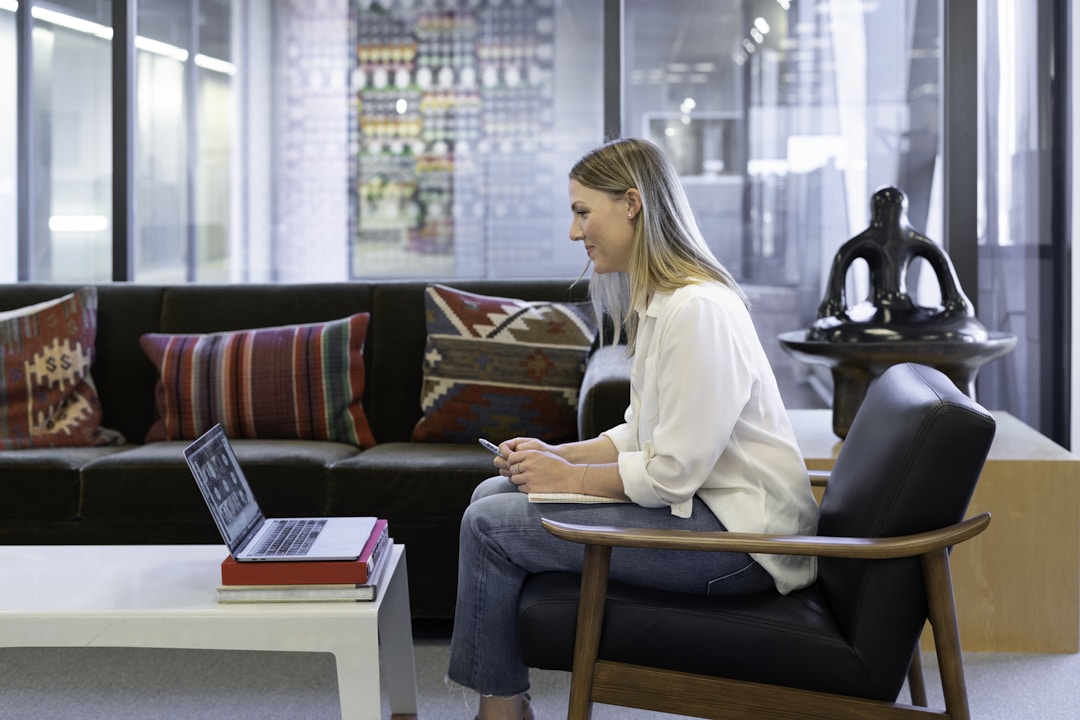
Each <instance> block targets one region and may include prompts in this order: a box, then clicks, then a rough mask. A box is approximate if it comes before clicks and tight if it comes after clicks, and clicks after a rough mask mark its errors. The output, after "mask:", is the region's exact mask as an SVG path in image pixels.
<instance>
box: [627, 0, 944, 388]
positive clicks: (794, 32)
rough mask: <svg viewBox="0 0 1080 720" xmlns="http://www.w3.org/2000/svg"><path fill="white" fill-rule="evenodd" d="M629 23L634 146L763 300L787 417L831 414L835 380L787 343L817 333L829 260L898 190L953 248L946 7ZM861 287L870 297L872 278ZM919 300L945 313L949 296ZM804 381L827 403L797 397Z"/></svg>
mask: <svg viewBox="0 0 1080 720" xmlns="http://www.w3.org/2000/svg"><path fill="white" fill-rule="evenodd" d="M675 7H677V8H678V11H677V12H672V10H673V9H674V8H675ZM625 11H626V23H625V35H624V38H623V47H624V49H625V68H624V72H625V78H626V81H625V94H624V105H623V107H624V114H623V122H622V126H623V133H624V134H628V135H629V134H637V135H643V136H645V137H648V138H650V139H652V140H653V141H654V142H657V143H659V144H660V145H661V146H662V147H664V148H665V149H666V150H667V152H668V154H669V155H670V156H671V157H672V158H673V159H674V160H675V162H676V165H677V167H678V168H679V171H680V174H681V175H682V177H683V183H684V186H685V187H686V189H687V192H688V194H689V195H690V198H691V200H692V202H693V203H694V205H695V208H696V212H697V214H698V219H699V222H700V224H701V227H702V230H703V231H704V233H705V236H706V238H707V239H708V241H709V242H710V244H711V246H712V248H713V250H714V252H715V253H716V254H717V256H718V257H719V258H720V259H721V260H722V261H723V262H724V263H725V264H726V265H727V266H728V267H729V269H731V271H732V272H733V273H734V274H735V276H736V277H737V278H738V279H739V280H740V281H741V282H742V283H743V284H744V286H745V287H746V289H747V291H748V293H749V294H750V296H751V298H752V299H753V301H754V305H755V318H756V321H757V324H758V329H759V332H760V333H761V335H762V340H763V342H764V343H765V346H766V350H767V352H768V353H769V357H770V360H771V361H772V363H773V365H774V367H775V368H776V369H777V374H778V376H779V377H780V380H781V383H782V384H785V383H786V385H785V387H787V388H788V390H787V393H786V395H785V400H786V402H788V404H789V405H790V406H793V407H797V406H801V405H813V404H818V403H820V402H821V401H822V399H823V398H827V399H830V400H831V389H830V386H831V377H830V376H829V375H828V373H826V372H824V371H823V369H819V368H811V367H807V366H805V365H802V364H801V363H799V362H798V361H796V360H794V359H792V358H791V357H790V356H788V355H787V354H786V353H785V352H784V351H783V349H782V348H781V347H780V345H779V342H778V341H777V335H778V334H779V333H781V332H785V331H789V330H797V329H802V328H805V327H806V326H807V325H809V324H810V322H811V321H812V320H813V319H814V317H815V312H816V309H817V306H818V303H819V302H820V300H821V292H822V288H823V287H824V283H825V280H826V278H827V275H828V271H829V267H830V263H831V261H832V257H833V255H834V254H835V252H836V250H837V249H838V248H839V247H840V245H841V244H843V243H844V242H845V241H847V240H848V239H849V238H851V237H853V236H854V235H856V234H858V233H860V232H862V231H863V230H865V229H866V228H867V226H868V224H869V220H870V217H869V208H870V198H871V195H872V194H873V193H874V191H876V190H877V189H879V188H881V187H883V186H895V187H899V188H901V189H902V190H903V191H904V192H905V193H906V195H907V197H908V216H909V220H910V221H911V223H912V225H913V226H914V227H915V228H917V229H919V230H921V231H922V232H924V233H925V234H927V235H928V236H929V237H930V238H931V239H933V240H935V241H938V240H939V239H940V234H941V198H940V190H939V188H938V184H939V181H936V178H937V177H938V166H939V164H940V160H939V152H940V136H941V130H940V117H939V115H940V100H939V96H940V86H941V81H940V77H941V54H940V42H941V33H940V27H939V25H940V23H939V19H938V15H939V3H938V2H937V1H936V0H898V1H896V2H887V3H862V2H847V1H846V0H831V1H830V0H819V1H818V2H810V1H808V0H791V1H790V2H788V1H787V0H748V1H747V2H743V3H721V4H718V3H714V2H710V1H709V0H675V1H674V2H670V3H664V4H663V5H660V4H658V3H653V2H649V1H648V0H626V2H625ZM927 275H928V273H927ZM848 283H849V286H850V287H849V294H848V296H849V297H852V298H861V297H864V296H865V294H866V291H867V289H868V284H867V273H866V270H865V267H855V268H853V272H851V273H850V274H849V278H848ZM910 290H911V291H912V292H914V293H915V294H916V297H917V298H918V300H919V301H920V302H923V303H925V304H928V305H932V304H934V302H935V300H936V299H937V298H936V297H935V293H936V292H937V288H936V284H935V285H931V286H929V287H923V286H922V285H920V284H918V283H912V286H911V288H910ZM800 379H806V380H809V381H810V383H809V384H810V385H811V386H814V387H816V388H817V391H816V392H814V393H805V392H803V393H799V392H797V390H796V389H793V388H792V387H791V381H792V380H800ZM799 384H800V383H798V382H796V383H795V385H796V386H797V385H799Z"/></svg>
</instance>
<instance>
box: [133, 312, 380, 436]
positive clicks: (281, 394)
mask: <svg viewBox="0 0 1080 720" xmlns="http://www.w3.org/2000/svg"><path fill="white" fill-rule="evenodd" d="M367 326H368V314H367V313H359V314H357V315H352V316H350V317H347V318H343V319H341V320H333V321H330V322H323V323H311V324H307V325H291V326H284V327H270V328H259V329H252V330H239V331H236V332H222V333H213V334H208V335H166V334H158V333H151V334H147V335H143V336H142V338H141V339H140V342H141V344H142V347H143V350H144V351H145V352H146V354H147V356H148V357H149V358H150V360H151V361H152V362H153V363H154V365H156V366H157V368H158V371H159V372H160V373H161V378H160V381H159V382H158V386H157V393H156V402H157V410H158V415H159V416H160V417H159V419H158V421H157V422H155V423H154V425H153V427H151V428H150V432H149V433H148V434H147V436H146V441H147V442H154V441H157V440H194V439H195V438H197V437H199V436H200V435H201V434H202V433H204V432H206V431H207V430H209V429H210V428H211V427H213V426H214V425H215V424H216V423H221V425H222V427H223V428H224V429H225V433H226V435H228V436H229V437H231V438H263V439H279V440H285V439H299V440H330V441H333V442H342V443H349V444H351V445H356V446H358V447H362V448H366V447H371V446H372V445H374V444H375V439H374V437H372V434H371V428H370V426H369V425H368V421H367V417H366V416H365V415H364V409H363V406H362V405H361V398H362V397H363V394H364V338H365V336H366V334H367Z"/></svg>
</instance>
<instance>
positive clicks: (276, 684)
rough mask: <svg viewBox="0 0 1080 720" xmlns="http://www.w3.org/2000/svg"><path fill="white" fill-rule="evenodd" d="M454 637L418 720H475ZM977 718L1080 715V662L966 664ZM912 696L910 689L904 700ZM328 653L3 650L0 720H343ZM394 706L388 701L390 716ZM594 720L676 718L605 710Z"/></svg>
mask: <svg viewBox="0 0 1080 720" xmlns="http://www.w3.org/2000/svg"><path fill="white" fill-rule="evenodd" d="M447 656H448V651H447V641H446V639H445V638H444V637H438V636H428V637H423V636H420V635H418V637H417V639H416V664H417V685H418V692H419V704H420V717H421V718H422V720H444V719H445V720H454V719H456V718H463V719H466V720H467V719H470V718H472V717H473V715H474V714H475V711H476V700H475V698H474V697H465V696H464V695H463V693H462V692H461V691H454V690H451V689H449V688H447V687H446V685H445V683H444V682H443V676H444V673H445V671H446V661H447ZM924 664H925V672H926V677H927V685H928V691H929V694H930V700H931V704H932V705H933V704H935V703H937V704H938V705H939V706H940V703H941V693H940V686H939V683H938V680H937V664H936V662H935V659H934V657H933V655H932V654H927V655H924ZM965 664H966V670H967V683H968V694H969V698H970V703H971V710H972V717H973V718H975V719H976V720H1018V719H1024V718H1032V719H1036V718H1038V719H1039V720H1053V719H1056V718H1063V719H1064V718H1077V717H1080V710H1078V708H1080V682H1078V679H1080V655H1026V654H999V653H973V654H968V655H966V656H965ZM532 685H533V687H532V691H531V693H532V696H533V704H534V706H535V707H536V710H537V714H538V717H540V718H544V719H545V720H546V719H551V720H554V719H555V718H563V717H565V716H566V702H567V695H568V692H569V685H570V679H569V675H568V674H566V673H561V672H548V671H535V672H534V673H533V676H532ZM906 700H907V693H906V690H905V691H904V692H903V693H902V695H901V701H906ZM340 716H341V714H340V709H339V707H338V699H337V680H336V675H335V672H334V660H333V657H332V656H330V655H327V654H308V653H255V652H233V651H199V650H147V649H127V648H5V649H0V718H2V719H3V720H7V719H9V718H10V719H16V718H17V719H19V720H23V719H27V720H29V719H33V720H54V719H55V720H66V719H68V718H70V719H72V720H74V719H75V718H78V719H79V720H129V719H130V720H135V719H138V720H146V719H151V718H152V719H153V720H204V719H205V720H210V719H214V720H218V719H223V718H228V720H297V719H304V720H308V719H310V720H334V719H336V718H340ZM388 716H389V708H388V706H387V703H386V701H385V698H384V700H383V717H384V718H385V717H388ZM593 717H594V718H595V720H661V719H664V720H675V718H677V717H679V716H675V715H667V714H661V713H650V712H642V711H634V710H627V709H625V708H617V707H610V706H602V705H598V706H597V707H596V710H595V711H594V713H593Z"/></svg>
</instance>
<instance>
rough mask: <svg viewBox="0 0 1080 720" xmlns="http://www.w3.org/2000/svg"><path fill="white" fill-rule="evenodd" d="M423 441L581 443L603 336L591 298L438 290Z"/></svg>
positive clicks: (430, 309)
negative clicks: (591, 364) (588, 374)
mask: <svg viewBox="0 0 1080 720" xmlns="http://www.w3.org/2000/svg"><path fill="white" fill-rule="evenodd" d="M424 302H425V309H426V311H427V347H426V348H425V351H424V384H423V390H422V393H421V398H420V405H421V407H422V409H423V412H424V416H423V418H421V419H420V421H419V422H418V423H417V424H416V427H415V428H414V429H413V434H412V439H413V441H416V442H465V443H468V442H471V443H475V442H476V439H477V438H478V437H486V438H488V439H489V440H491V441H492V442H496V443H498V442H502V441H503V440H507V439H509V438H511V437H515V436H517V435H528V436H532V437H538V438H542V439H544V440H547V441H550V442H561V441H566V440H575V439H577V401H578V391H579V389H580V388H581V380H582V378H583V377H584V374H585V361H586V359H587V357H588V354H589V348H590V347H591V345H592V341H593V336H594V335H595V334H596V322H595V320H594V319H593V312H592V306H591V305H590V304H589V303H587V302H579V303H555V302H526V301H523V300H515V299H511V298H502V297H490V296H487V295H476V294H473V293H467V292H463V291H461V290H456V289H454V288H450V287H446V286H444V285H431V286H429V287H428V288H427V291H426V293H425V297H424Z"/></svg>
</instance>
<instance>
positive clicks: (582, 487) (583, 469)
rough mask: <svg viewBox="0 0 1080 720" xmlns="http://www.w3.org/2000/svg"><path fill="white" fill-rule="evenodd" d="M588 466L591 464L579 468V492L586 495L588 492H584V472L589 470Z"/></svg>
mask: <svg viewBox="0 0 1080 720" xmlns="http://www.w3.org/2000/svg"><path fill="white" fill-rule="evenodd" d="M590 467H592V465H586V466H585V467H583V468H582V469H581V494H582V495H587V494H588V493H586V492H585V473H587V472H589V468H590Z"/></svg>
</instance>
